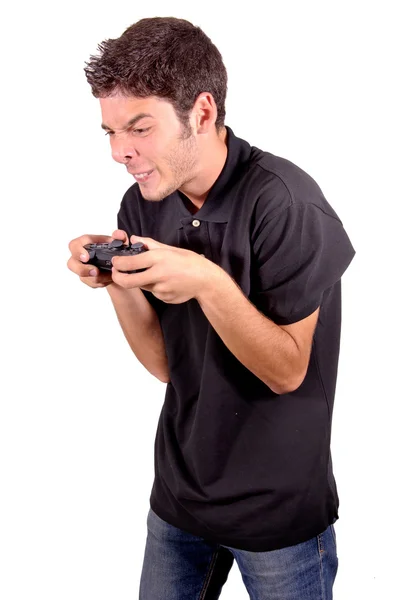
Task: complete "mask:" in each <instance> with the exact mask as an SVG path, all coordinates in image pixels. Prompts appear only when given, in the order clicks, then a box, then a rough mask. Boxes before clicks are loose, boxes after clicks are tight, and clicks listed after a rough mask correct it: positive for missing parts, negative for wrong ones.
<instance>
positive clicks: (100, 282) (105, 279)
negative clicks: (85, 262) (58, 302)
mask: <svg viewBox="0 0 398 600" xmlns="http://www.w3.org/2000/svg"><path fill="white" fill-rule="evenodd" d="M80 281H81V282H82V283H85V284H86V285H88V286H89V287H91V288H103V287H105V286H107V285H109V284H110V283H112V277H111V276H110V274H109V275H108V274H107V273H100V275H99V276H98V277H80Z"/></svg>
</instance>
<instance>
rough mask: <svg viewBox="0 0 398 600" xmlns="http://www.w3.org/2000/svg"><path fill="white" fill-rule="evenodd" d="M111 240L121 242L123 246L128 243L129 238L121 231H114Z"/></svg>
mask: <svg viewBox="0 0 398 600" xmlns="http://www.w3.org/2000/svg"><path fill="white" fill-rule="evenodd" d="M112 239H113V240H122V242H123V243H124V244H128V242H129V237H128V235H127V233H126V232H125V231H123V229H116V230H115V231H114V232H113V233H112Z"/></svg>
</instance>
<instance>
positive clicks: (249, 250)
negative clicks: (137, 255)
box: [118, 128, 355, 551]
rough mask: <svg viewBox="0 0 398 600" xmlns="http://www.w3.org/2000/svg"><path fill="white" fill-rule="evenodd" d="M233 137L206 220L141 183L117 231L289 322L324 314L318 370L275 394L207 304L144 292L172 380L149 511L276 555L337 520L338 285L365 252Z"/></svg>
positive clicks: (276, 163) (282, 173)
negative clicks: (195, 267)
mask: <svg viewBox="0 0 398 600" xmlns="http://www.w3.org/2000/svg"><path fill="white" fill-rule="evenodd" d="M227 132H228V136H227V144H228V156H227V160H226V163H225V165H224V168H223V170H222V172H221V174H220V176H219V177H218V179H217V181H216V182H215V184H214V185H213V187H212V188H211V190H210V192H209V195H208V197H207V199H206V201H205V203H204V204H203V206H202V208H201V209H200V210H199V211H198V212H196V214H194V215H192V214H191V213H190V211H189V210H188V209H187V207H186V203H184V195H183V194H182V193H180V192H175V193H173V194H171V195H170V196H167V197H166V198H164V200H162V201H159V202H153V201H147V200H145V199H143V197H142V195H141V193H140V189H139V186H138V184H137V183H136V184H134V185H133V186H132V187H131V188H129V189H128V190H127V192H126V194H125V195H124V197H123V200H122V203H121V207H120V211H119V214H118V227H119V228H120V229H124V230H125V231H126V232H127V233H128V235H129V236H130V235H132V234H135V235H142V236H145V237H151V238H153V239H155V240H158V241H160V242H162V243H165V244H169V245H172V246H178V247H181V248H187V249H190V250H193V251H194V252H198V253H200V254H204V255H205V257H206V258H207V259H209V260H210V261H213V262H214V263H216V264H217V265H219V266H221V267H222V268H223V269H224V270H225V271H226V272H227V273H229V274H230V275H231V276H232V277H233V279H234V280H235V281H236V283H237V284H238V285H239V286H240V288H241V290H242V292H243V294H244V295H245V296H246V297H247V298H248V299H249V300H250V301H251V302H252V303H253V304H254V305H255V306H256V307H257V309H258V310H259V311H260V312H262V313H263V314H264V315H266V316H267V317H268V318H270V319H272V320H273V321H274V322H275V323H277V324H288V323H294V322H296V321H299V320H301V319H304V318H305V317H307V316H308V315H310V314H311V313H312V312H314V311H315V310H316V309H317V308H318V307H319V306H320V314H319V319H318V324H317V327H316V330H315V334H314V340H313V347H312V352H311V357H310V362H309V366H308V372H307V375H306V377H305V379H304V381H303V383H302V385H301V386H300V387H299V388H298V389H297V390H296V391H294V392H292V393H289V394H284V395H277V394H275V393H274V392H272V391H271V390H270V389H269V388H268V386H266V385H265V384H264V383H263V382H262V381H260V379H258V378H257V377H256V376H255V375H253V374H252V373H251V372H250V371H249V370H248V369H247V368H246V367H244V366H243V365H242V364H241V363H240V362H239V361H238V360H237V359H236V358H235V356H234V355H233V354H232V353H231V352H230V351H229V350H228V348H227V347H226V346H225V344H224V343H223V341H222V340H221V338H220V337H219V336H218V334H217V333H216V332H215V330H214V329H213V327H212V326H211V324H210V323H209V321H208V320H207V318H206V316H205V315H204V313H203V312H202V309H201V308H200V306H199V304H198V302H197V301H196V300H194V299H192V300H189V301H188V302H184V303H182V304H167V303H164V302H161V301H160V300H159V299H157V298H156V297H155V296H153V294H151V293H150V292H147V291H145V292H144V293H145V295H146V297H147V298H148V300H149V301H150V302H151V304H152V305H153V306H154V308H155V310H156V312H157V314H158V316H159V321H160V324H161V328H162V331H163V335H164V339H165V345H166V352H167V358H168V364H169V371H170V379H171V381H170V383H168V384H167V389H166V395H165V400H164V404H163V407H162V410H161V414H160V418H159V425H158V430H157V434H156V441H155V480H154V485H153V489H152V493H151V498H150V504H151V507H152V509H153V510H154V511H155V513H157V515H158V516H159V517H160V518H162V519H163V520H165V521H167V522H168V523H170V524H172V525H174V526H175V527H178V528H180V529H183V530H185V531H187V532H189V533H192V534H194V535H196V536H200V537H203V538H205V539H207V540H209V541H213V542H216V543H220V544H223V545H226V546H230V547H235V548H239V549H243V550H251V551H265V550H273V549H277V548H282V547H286V546H291V545H293V544H297V543H300V542H303V541H306V540H308V539H310V538H312V537H314V536H315V535H317V534H319V533H320V532H322V531H323V530H324V529H326V528H327V527H328V525H329V524H330V523H333V522H334V521H335V520H336V519H337V518H338V496H337V491H336V486H335V481H334V477H333V472H332V461H331V456H330V434H331V419H332V411H333V400H334V393H335V384H336V374H337V362H338V355H339V342H340V321H341V289H340V278H341V276H342V274H343V273H344V271H345V270H346V268H347V266H348V265H349V263H350V262H351V260H352V258H353V256H354V254H355V251H354V250H353V247H352V245H351V243H350V240H349V238H348V236H347V234H346V232H345V230H344V228H343V225H342V223H341V221H340V219H339V218H338V216H337V215H336V213H335V211H334V210H333V208H332V207H331V206H330V205H329V203H328V202H327V201H326V199H325V198H324V196H323V194H322V191H321V189H320V188H319V186H318V185H317V184H316V182H315V181H314V180H313V179H312V178H311V177H310V176H309V175H308V174H307V173H305V172H304V171H303V170H302V169H300V168H299V167H297V166H296V165H294V164H293V163H291V162H290V161H288V160H286V159H284V158H280V157H278V156H275V155H273V154H271V153H269V152H263V151H262V150H259V149H258V148H255V147H251V146H250V145H249V144H248V143H247V142H245V141H244V140H242V139H239V138H237V137H236V136H235V135H234V134H233V132H232V130H231V129H230V128H227ZM185 200H187V199H186V198H185ZM259 335H260V332H259ZM143 343H144V342H143Z"/></svg>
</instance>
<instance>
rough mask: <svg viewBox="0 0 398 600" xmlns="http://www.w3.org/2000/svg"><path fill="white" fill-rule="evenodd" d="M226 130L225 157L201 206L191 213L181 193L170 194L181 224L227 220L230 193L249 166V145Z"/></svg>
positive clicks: (228, 129) (229, 130) (229, 207)
mask: <svg viewBox="0 0 398 600" xmlns="http://www.w3.org/2000/svg"><path fill="white" fill-rule="evenodd" d="M226 130H227V159H226V161H225V164H224V166H223V168H222V171H221V173H220V175H219V176H218V177H217V179H216V181H215V182H214V184H213V186H212V187H211V188H210V191H209V193H208V196H207V198H206V200H205V202H204V204H203V206H202V207H201V208H200V209H199V210H198V211H197V212H196V213H195V214H194V215H192V214H191V213H190V212H189V210H188V209H187V207H186V206H185V205H184V202H183V200H182V193H181V192H178V191H177V192H174V194H172V195H173V196H175V201H176V204H177V206H178V208H179V211H180V214H181V215H182V218H180V220H181V226H183V225H186V224H188V223H191V221H192V219H203V220H204V221H209V222H212V223H226V222H227V221H228V217H229V213H230V209H231V202H230V193H231V191H232V189H233V188H234V187H235V185H236V183H237V182H238V181H239V180H240V179H241V178H242V176H243V175H244V173H245V172H246V170H247V168H248V166H249V159H250V154H251V146H250V144H248V142H246V141H245V140H242V139H240V138H238V137H236V136H235V134H234V132H233V131H232V129H231V128H230V127H228V126H226Z"/></svg>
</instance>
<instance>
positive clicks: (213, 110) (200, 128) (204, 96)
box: [192, 92, 218, 133]
mask: <svg viewBox="0 0 398 600" xmlns="http://www.w3.org/2000/svg"><path fill="white" fill-rule="evenodd" d="M217 114H218V112H217V105H216V103H215V101H214V98H213V96H212V94H210V92H202V93H201V94H199V96H198V97H197V98H196V100H195V104H194V105H193V108H192V118H193V119H194V123H193V126H194V128H195V130H196V132H197V133H210V132H211V130H212V128H214V126H215V123H216V120H217Z"/></svg>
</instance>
